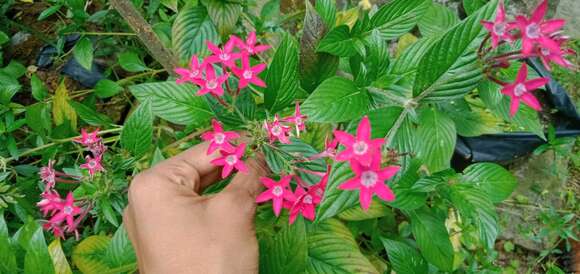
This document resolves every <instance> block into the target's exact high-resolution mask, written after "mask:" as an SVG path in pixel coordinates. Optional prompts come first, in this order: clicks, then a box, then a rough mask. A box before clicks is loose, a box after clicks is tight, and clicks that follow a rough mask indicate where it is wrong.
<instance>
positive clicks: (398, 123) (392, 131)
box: [385, 108, 409, 147]
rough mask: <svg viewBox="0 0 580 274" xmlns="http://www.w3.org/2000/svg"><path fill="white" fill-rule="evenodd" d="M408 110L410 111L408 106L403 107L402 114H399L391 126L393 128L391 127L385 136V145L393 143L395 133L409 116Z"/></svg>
mask: <svg viewBox="0 0 580 274" xmlns="http://www.w3.org/2000/svg"><path fill="white" fill-rule="evenodd" d="M408 112H409V110H408V109H407V108H405V109H403V111H402V112H401V114H399V117H398V118H397V120H396V121H395V123H394V124H393V127H391V129H389V132H387V135H386V136H385V147H388V146H389V145H390V144H391V142H392V141H393V138H394V137H395V134H396V133H397V131H398V130H399V128H400V127H401V125H402V124H403V121H404V120H405V118H406V117H407V113H408Z"/></svg>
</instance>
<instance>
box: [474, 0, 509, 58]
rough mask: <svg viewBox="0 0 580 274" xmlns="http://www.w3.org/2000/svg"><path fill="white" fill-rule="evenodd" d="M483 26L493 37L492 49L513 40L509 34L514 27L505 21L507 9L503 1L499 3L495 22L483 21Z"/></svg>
mask: <svg viewBox="0 0 580 274" xmlns="http://www.w3.org/2000/svg"><path fill="white" fill-rule="evenodd" d="M481 24H482V25H483V27H484V28H486V29H487V30H488V31H489V33H490V35H491V47H492V48H495V47H497V45H498V44H499V42H500V41H508V42H509V41H511V40H512V37H511V35H510V33H509V31H510V29H511V27H512V26H511V24H510V23H508V22H507V21H506V20H505V8H504V5H503V1H502V2H500V3H499V7H498V9H497V15H496V17H495V21H493V22H490V21H485V20H482V21H481Z"/></svg>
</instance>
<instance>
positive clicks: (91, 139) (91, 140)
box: [73, 128, 101, 147]
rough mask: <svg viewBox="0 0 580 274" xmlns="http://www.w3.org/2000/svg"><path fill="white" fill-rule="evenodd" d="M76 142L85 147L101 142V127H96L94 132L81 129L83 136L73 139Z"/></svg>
mask: <svg viewBox="0 0 580 274" xmlns="http://www.w3.org/2000/svg"><path fill="white" fill-rule="evenodd" d="M73 141H74V142H76V143H79V144H81V145H83V146H85V147H90V146H91V145H94V144H96V143H99V142H101V138H100V137H99V129H98V128H97V129H95V131H93V132H90V133H89V132H87V129H85V128H83V129H81V137H78V138H75V139H73Z"/></svg>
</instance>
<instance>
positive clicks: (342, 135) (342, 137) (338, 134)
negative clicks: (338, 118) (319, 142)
mask: <svg viewBox="0 0 580 274" xmlns="http://www.w3.org/2000/svg"><path fill="white" fill-rule="evenodd" d="M334 137H335V138H336V139H337V140H338V141H339V142H341V143H342V144H344V145H346V146H351V145H352V144H353V143H354V141H355V139H354V136H352V135H350V134H348V133H346V132H344V131H341V130H335V131H334Z"/></svg>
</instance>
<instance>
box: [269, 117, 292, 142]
mask: <svg viewBox="0 0 580 274" xmlns="http://www.w3.org/2000/svg"><path fill="white" fill-rule="evenodd" d="M264 128H265V129H266V130H267V131H268V135H269V138H270V143H273V142H275V141H276V140H278V141H280V143H283V144H289V143H290V139H289V138H288V134H289V131H290V128H289V127H287V126H285V125H282V124H281V123H280V121H279V117H278V114H276V115H274V121H273V122H272V123H270V124H268V123H267V122H266V121H264Z"/></svg>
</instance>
